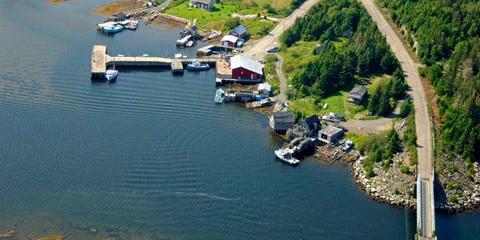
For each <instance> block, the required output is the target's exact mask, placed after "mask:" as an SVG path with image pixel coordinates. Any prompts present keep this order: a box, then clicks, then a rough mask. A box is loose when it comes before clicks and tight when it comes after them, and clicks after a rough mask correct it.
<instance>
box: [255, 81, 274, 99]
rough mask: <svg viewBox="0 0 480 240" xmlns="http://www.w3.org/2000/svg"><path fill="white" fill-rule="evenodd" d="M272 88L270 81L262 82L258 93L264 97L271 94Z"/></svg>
mask: <svg viewBox="0 0 480 240" xmlns="http://www.w3.org/2000/svg"><path fill="white" fill-rule="evenodd" d="M270 90H272V86H270V84H268V83H261V84H259V85H258V95H260V96H262V97H268V96H270Z"/></svg>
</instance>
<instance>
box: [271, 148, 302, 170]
mask: <svg viewBox="0 0 480 240" xmlns="http://www.w3.org/2000/svg"><path fill="white" fill-rule="evenodd" d="M275 156H277V159H279V160H280V161H282V162H284V163H288V164H290V165H292V166H296V165H298V163H300V161H299V160H298V159H295V158H293V157H292V154H291V153H289V152H286V151H285V150H283V149H282V148H280V149H278V150H275Z"/></svg>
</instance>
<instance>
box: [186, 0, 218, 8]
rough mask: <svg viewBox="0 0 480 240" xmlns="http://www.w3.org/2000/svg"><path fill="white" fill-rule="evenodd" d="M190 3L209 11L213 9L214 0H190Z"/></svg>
mask: <svg viewBox="0 0 480 240" xmlns="http://www.w3.org/2000/svg"><path fill="white" fill-rule="evenodd" d="M190 4H191V5H192V6H194V7H196V8H199V9H203V10H208V11H211V10H213V9H215V0H190Z"/></svg>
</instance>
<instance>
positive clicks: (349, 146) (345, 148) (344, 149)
mask: <svg viewBox="0 0 480 240" xmlns="http://www.w3.org/2000/svg"><path fill="white" fill-rule="evenodd" d="M352 145H353V141H352V140H347V141H345V145H344V146H343V147H342V151H345V152H346V151H348V150H350V148H351V147H352Z"/></svg>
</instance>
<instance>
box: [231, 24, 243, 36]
mask: <svg viewBox="0 0 480 240" xmlns="http://www.w3.org/2000/svg"><path fill="white" fill-rule="evenodd" d="M232 32H236V33H237V34H238V35H243V34H244V33H247V28H246V27H245V26H243V24H240V25H238V26H237V27H236V28H234V29H233V30H232Z"/></svg>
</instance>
